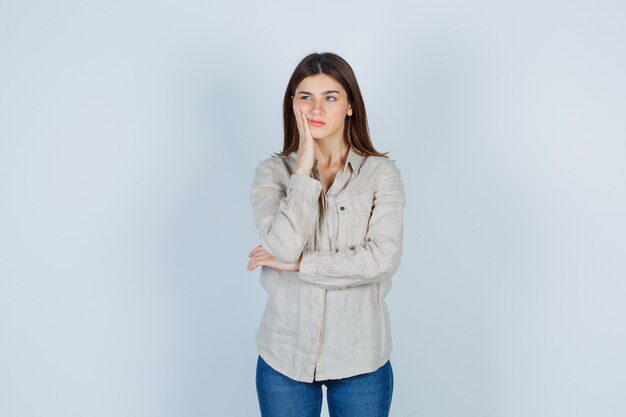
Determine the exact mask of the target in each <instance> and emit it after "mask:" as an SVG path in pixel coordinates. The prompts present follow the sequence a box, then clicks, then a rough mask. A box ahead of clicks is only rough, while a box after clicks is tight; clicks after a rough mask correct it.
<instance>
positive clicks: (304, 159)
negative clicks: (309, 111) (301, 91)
mask: <svg viewBox="0 0 626 417" xmlns="http://www.w3.org/2000/svg"><path fill="white" fill-rule="evenodd" d="M293 112H294V114H295V117H296V124H297V125H298V135H299V136H300V142H299V144H298V161H297V167H296V173H298V174H304V175H309V173H310V172H311V169H313V165H314V163H315V145H314V142H313V135H312V134H311V126H310V125H309V119H307V117H306V115H305V114H304V112H302V111H301V110H300V109H299V108H298V106H296V104H295V103H294V105H293Z"/></svg>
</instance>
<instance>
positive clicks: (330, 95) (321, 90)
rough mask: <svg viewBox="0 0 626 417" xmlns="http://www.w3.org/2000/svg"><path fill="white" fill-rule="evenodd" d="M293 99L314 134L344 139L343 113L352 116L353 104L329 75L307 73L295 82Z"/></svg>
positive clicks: (315, 136) (322, 137)
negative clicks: (308, 74)
mask: <svg viewBox="0 0 626 417" xmlns="http://www.w3.org/2000/svg"><path fill="white" fill-rule="evenodd" d="M293 102H294V104H295V105H296V107H298V109H300V111H301V112H303V113H304V114H305V115H306V117H307V119H309V126H311V134H312V135H313V138H315V139H324V138H337V139H340V140H343V127H344V122H345V119H346V115H347V116H352V106H351V105H350V103H348V95H347V93H346V91H345V90H344V89H343V87H342V86H341V84H339V83H338V82H337V81H335V80H334V79H333V78H332V77H330V76H328V75H326V74H316V75H312V76H310V77H306V78H305V79H303V80H302V81H300V83H299V84H298V85H297V86H296V93H295V95H294V96H293ZM317 122H319V123H317Z"/></svg>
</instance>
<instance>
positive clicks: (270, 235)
mask: <svg viewBox="0 0 626 417" xmlns="http://www.w3.org/2000/svg"><path fill="white" fill-rule="evenodd" d="M274 163H276V161H274V158H270V159H266V160H264V161H261V163H259V165H258V166H257V169H256V172H255V175H254V182H253V185H252V188H251V190H250V199H251V200H252V205H253V208H254V217H255V223H256V227H257V229H258V230H259V237H260V239H261V245H262V246H263V247H264V248H265V249H266V250H267V251H268V252H269V253H270V254H272V255H273V256H274V257H276V259H278V260H279V261H280V262H284V263H292V262H295V261H296V260H297V259H298V258H299V257H300V254H301V253H302V250H303V248H304V245H305V244H306V239H307V237H308V236H309V235H310V234H312V233H313V231H314V230H315V226H316V221H317V218H318V214H319V203H318V199H319V195H320V192H321V190H322V184H321V183H320V182H319V181H318V180H316V179H315V178H312V177H310V176H308V175H301V174H292V175H291V177H290V178H289V182H288V184H287V187H286V189H285V186H284V185H283V184H282V183H281V182H280V181H279V180H278V178H277V176H276V173H275V172H274V168H273V166H272V165H273V164H274Z"/></svg>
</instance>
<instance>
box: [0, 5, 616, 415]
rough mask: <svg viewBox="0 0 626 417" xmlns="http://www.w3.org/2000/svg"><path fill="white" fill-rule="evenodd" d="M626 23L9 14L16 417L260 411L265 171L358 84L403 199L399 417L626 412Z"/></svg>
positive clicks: (295, 11) (276, 14)
mask: <svg viewBox="0 0 626 417" xmlns="http://www.w3.org/2000/svg"><path fill="white" fill-rule="evenodd" d="M625 22H626V3H624V2H623V1H617V0H616V1H608V0H596V1H591V0H587V1H582V0H581V1H564V0H563V1H555V0H542V1H537V0H530V1H529V0H526V1H521V0H519V1H517V0H516V1H496V0H477V1H465V2H461V1H457V2H452V1H403V2H399V1H387V2H379V1H377V2H373V1H337V2H293V1H273V2H261V1H257V2H252V1H232V2H227V1H199V0H198V1H157V2H155V1H146V0H143V1H142V0H126V1H84V2H79V1H71V0H68V1H63V2H44V1H16V0H13V1H7V0H0V415H1V416H2V417H35V416H36V417H40V416H46V417H84V416H89V417H105V416H106V417H110V416H118V417H123V416H124V417H125V416H129V417H131V416H132V417H134V416H150V417H166V416H167V417H174V416H176V417H200V416H234V417H247V416H256V415H258V405H257V398H256V392H255V385H254V369H255V364H256V348H255V344H254V332H255V331H256V327H257V325H258V323H259V320H260V317H261V313H262V310H263V307H264V304H265V300H266V294H265V293H264V291H263V289H262V287H261V286H260V285H259V283H258V270H257V271H254V272H252V273H249V272H247V271H246V263H247V253H248V252H249V251H250V249H252V248H253V247H254V246H256V245H257V244H258V239H257V232H256V229H255V227H254V221H253V212H252V208H251V204H250V200H249V194H248V193H249V189H250V186H251V184H252V178H253V173H254V169H255V168H256V165H257V163H258V162H259V161H260V160H261V159H264V158H266V157H268V156H270V155H271V154H272V152H275V151H279V150H280V149H281V147H282V119H281V117H282V116H281V115H282V113H281V111H282V109H281V105H282V102H281V100H282V96H283V94H284V89H285V87H286V85H287V80H288V78H289V76H290V75H291V72H292V71H293V69H294V67H295V65H296V64H297V63H298V62H299V61H300V60H301V59H302V58H303V57H304V56H306V55H307V54H309V53H311V52H323V51H331V52H335V53H338V54H339V55H341V56H343V57H344V58H345V59H346V60H347V61H348V62H349V63H350V64H351V66H352V67H353V68H354V71H355V73H356V75H357V78H358V80H359V82H360V85H361V89H362V92H363V95H364V99H365V103H366V106H367V110H368V115H369V124H370V129H371V133H372V137H373V141H374V144H375V146H376V147H377V148H378V149H379V150H382V151H389V152H390V155H391V157H392V158H393V159H395V160H396V163H397V164H398V167H399V168H400V170H401V172H402V176H403V180H404V183H405V190H406V194H407V206H406V214H405V248H404V255H403V260H402V264H401V267H400V269H399V271H398V273H397V274H396V276H395V277H394V278H393V282H394V284H393V289H392V291H391V293H390V294H389V297H388V299H387V301H388V304H389V308H390V311H391V319H392V334H393V341H394V342H393V346H394V348H393V355H392V364H393V366H394V372H395V391H394V399H393V405H392V416H393V417H412V416H416V417H417V416H420V417H421V416H428V417H558V416H567V417H576V416H585V417H597V416H602V417H618V416H624V415H626V357H625V352H626V303H625V302H624V299H625V298H626V238H625V236H626V216H625V213H626V81H625V77H624V74H626V54H625V53H624V45H625V44H626V24H625Z"/></svg>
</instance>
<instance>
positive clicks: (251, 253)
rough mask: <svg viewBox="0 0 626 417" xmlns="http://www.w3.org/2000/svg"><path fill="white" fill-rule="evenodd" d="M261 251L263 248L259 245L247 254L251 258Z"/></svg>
mask: <svg viewBox="0 0 626 417" xmlns="http://www.w3.org/2000/svg"><path fill="white" fill-rule="evenodd" d="M261 249H263V246H261V245H257V246H255V247H254V249H252V250H251V251H250V253H249V254H248V256H253V255H254V254H255V253H256V252H258V251H259V250H261Z"/></svg>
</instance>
